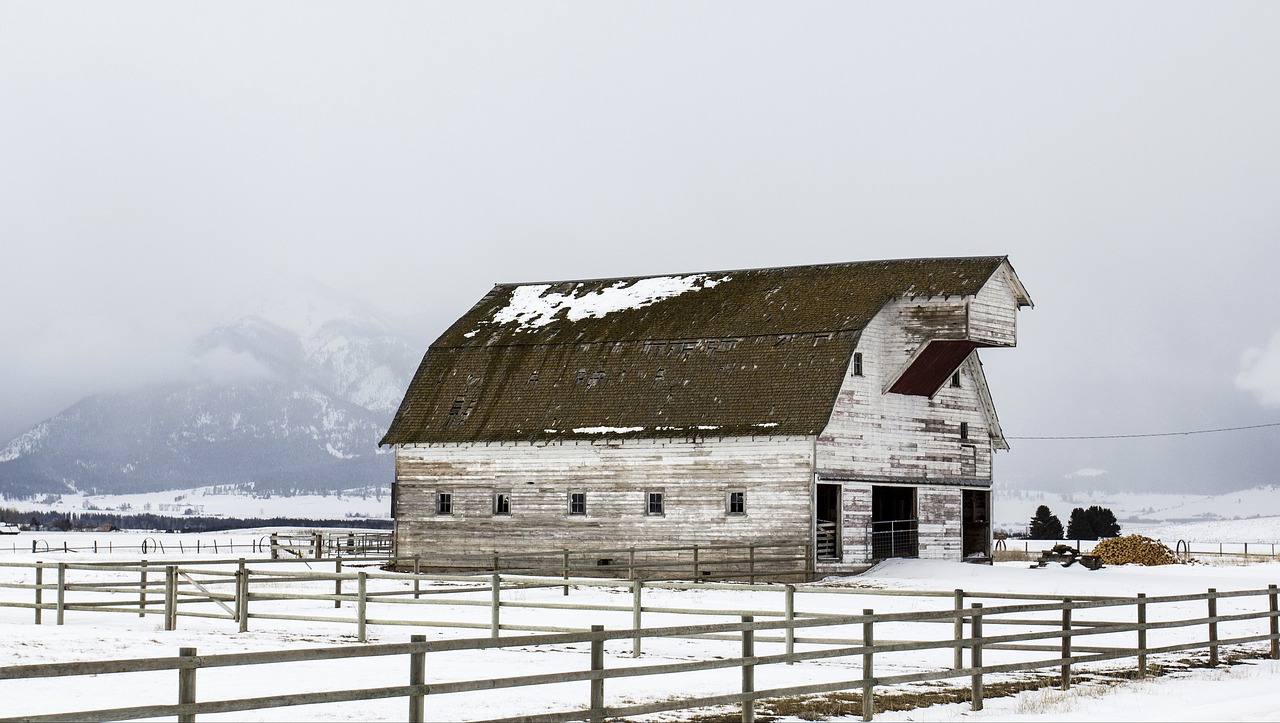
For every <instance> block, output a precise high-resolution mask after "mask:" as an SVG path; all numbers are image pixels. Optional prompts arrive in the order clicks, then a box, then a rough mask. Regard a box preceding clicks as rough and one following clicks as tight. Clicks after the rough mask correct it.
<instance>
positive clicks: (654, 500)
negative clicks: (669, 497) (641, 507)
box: [645, 492, 666, 515]
mask: <svg viewBox="0 0 1280 723" xmlns="http://www.w3.org/2000/svg"><path fill="white" fill-rule="evenodd" d="M645 514H648V515H665V514H666V505H665V500H664V495H663V494H662V493H661V492H650V493H649V504H648V507H646V508H645Z"/></svg>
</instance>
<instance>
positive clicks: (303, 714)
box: [0, 530, 1280, 720]
mask: <svg viewBox="0 0 1280 723" xmlns="http://www.w3.org/2000/svg"><path fill="white" fill-rule="evenodd" d="M254 532H255V533H262V534H267V533H269V531H267V530H259V531H254ZM225 534H226V537H224V538H223V539H222V541H221V544H220V549H225V548H226V546H227V545H228V544H230V543H231V542H232V541H233V540H232V538H233V537H236V536H237V535H238V538H239V539H237V540H235V542H236V543H237V544H240V543H239V540H243V539H246V538H247V537H248V536H247V535H246V533H244V532H240V533H225ZM66 535H67V539H68V540H73V539H74V540H77V541H80V542H81V545H80V547H79V548H77V549H81V550H85V549H86V546H85V545H84V544H83V541H84V540H86V539H88V538H89V537H96V538H97V539H98V541H99V549H100V550H104V549H105V548H106V545H105V544H103V541H107V540H109V541H111V542H112V543H113V544H112V547H113V550H114V551H113V552H111V553H107V552H103V551H100V552H99V553H97V554H96V555H95V554H93V553H91V552H87V551H82V552H78V553H67V554H62V553H53V554H52V555H51V554H50V553H48V552H43V551H42V553H41V554H40V555H38V557H39V558H40V559H42V560H45V561H53V562H56V561H64V560H65V561H71V560H84V561H102V560H105V559H130V558H136V557H137V555H136V553H129V552H125V551H124V550H123V549H122V548H127V547H129V545H128V544H127V543H122V542H120V541H122V540H130V539H133V538H136V537H137V535H127V534H123V535H122V534H114V535H106V534H102V535H96V536H95V535H87V536H86V535H85V534H83V533H82V534H80V535H77V534H75V533H66ZM17 537H18V538H19V539H21V538H24V537H25V535H19V536H17ZM160 537H162V538H164V539H165V540H167V546H171V545H172V544H173V542H174V541H175V540H177V539H183V540H189V539H191V536H189V535H170V536H164V535H161V536H160ZM202 537H206V539H207V540H209V539H212V536H202ZM0 539H2V538H0ZM52 541H53V542H54V543H55V544H54V545H53V547H55V548H57V547H58V545H57V544H56V543H58V542H60V541H61V540H60V539H54V540H52ZM208 545H209V543H208V542H206V543H205V546H204V547H206V548H207V547H208ZM15 547H16V548H17V549H16V550H15V551H11V552H10V553H9V554H6V555H4V556H3V557H0V565H2V564H4V563H12V562H18V561H29V560H32V559H35V557H33V556H32V555H31V554H30V553H29V552H27V551H26V549H25V546H22V545H17V546H15ZM206 554H207V553H206ZM235 556H236V557H239V556H241V554H240V551H238V550H237V553H236V555H235ZM188 557H190V555H188ZM326 567H327V566H326ZM299 569H308V568H307V567H306V566H305V565H301V566H300V567H299ZM366 569H369V570H374V569H376V568H366ZM23 574H27V575H29V574H30V573H29V571H22V570H20V569H16V568H12V567H4V566H0V581H6V582H7V581H13V580H15V579H18V578H20V577H21V576H22V575H23ZM86 574H89V573H80V572H74V573H73V576H74V579H76V580H80V579H82V578H81V577H80V576H81V575H86ZM49 579H50V578H49V577H48V573H47V574H46V581H48V580H49ZM1277 581H1280V564H1255V565H1248V566H1212V567H1209V566H1169V567H1162V568H1139V567H1111V568H1104V569H1102V570H1099V571H1096V572H1091V571H1087V570H1083V569H1081V568H1079V567H1078V566H1076V567H1072V568H1060V567H1053V566H1051V567H1048V568H1044V569H1039V570H1033V569H1029V568H1028V566H1027V565H1026V564H1025V563H1009V564H1002V565H996V566H994V567H988V566H981V565H966V564H962V563H947V562H936V561H921V560H894V561H889V562H887V563H884V564H882V565H880V566H878V567H876V568H875V569H873V570H872V571H870V572H868V573H866V574H864V575H860V576H856V577H852V578H838V579H831V580H828V581H826V582H825V584H826V585H831V586H837V587H840V588H843V589H848V588H850V587H858V588H867V589H871V590H872V591H874V589H877V588H878V589H888V590H931V591H938V592H942V593H949V592H950V591H952V590H954V589H956V588H963V589H965V590H969V591H985V592H1019V593H1043V594H1051V595H1124V596H1130V595H1133V594H1134V593H1137V592H1145V593H1147V594H1148V595H1152V596H1154V595H1161V594H1178V593H1198V592H1203V591H1204V590H1205V589H1206V588H1209V587H1214V588H1217V589H1218V590H1220V591H1226V590H1238V589H1258V588H1264V587H1266V585H1268V584H1271V583H1274V582H1277ZM407 584H408V583H406V582H404V581H400V580H390V581H388V580H371V582H370V590H371V591H385V590H394V589H405V586H406V585H407ZM332 585H333V583H332V582H328V581H321V582H315V583H285V582H282V583H278V584H273V585H272V589H275V590H277V591H279V592H291V591H301V590H303V589H308V590H312V591H328V592H332V589H333V588H332ZM255 589H257V588H255ZM349 589H350V588H348V590H349ZM29 595H30V593H29V591H15V590H7V589H0V600H13V599H25V597H24V596H29ZM454 597H455V598H456V599H457V600H459V601H463V600H470V601H471V602H472V603H473V605H472V606H467V605H449V606H443V605H437V606H421V607H422V608H424V609H422V610H419V609H418V607H419V606H409V605H394V606H393V605H380V606H371V609H370V613H369V614H370V616H371V618H388V617H394V618H412V619H419V618H418V617H415V616H425V617H423V618H422V619H424V620H426V619H432V620H448V619H457V620H469V621H472V622H479V623H482V624H487V623H488V614H489V610H488V608H487V607H486V606H485V601H486V600H487V597H488V594H487V591H485V590H483V589H478V590H477V591H476V592H475V593H467V594H463V595H456V596H454ZM48 599H49V596H48V594H47V597H46V600H48ZM503 600H504V602H508V601H509V602H514V603H520V602H534V603H537V602H543V603H545V602H565V601H568V602H570V603H572V604H587V603H590V604H601V603H605V604H612V605H616V606H620V607H621V608H622V609H621V610H618V611H613V612H610V611H595V610H581V611H567V610H562V609H561V610H557V609H545V608H520V607H512V608H510V609H507V608H503V613H502V614H503V623H504V624H509V625H539V626H558V627H573V628H585V627H587V626H589V625H591V624H601V625H604V626H606V628H609V629H620V628H627V627H630V613H629V611H627V610H626V607H627V606H628V605H629V602H630V594H629V592H628V591H627V590H626V589H624V588H611V589H600V588H589V587H575V588H574V589H573V591H572V593H571V595H570V596H569V597H568V598H565V597H563V596H562V595H561V593H560V590H559V589H558V588H552V589H535V590H517V591H508V592H504V596H503ZM986 602H987V605H988V606H993V605H996V604H999V602H998V601H996V600H988V601H986ZM781 603H782V594H781V591H780V590H773V591H742V590H720V589H709V588H705V587H704V588H703V589H697V590H692V591H675V590H652V591H647V592H646V593H645V605H646V607H662V606H666V607H679V608H686V609H694V610H701V611H703V612H704V613H709V612H711V611H715V610H726V611H732V610H758V611H769V610H773V611H777V610H780V608H781ZM1234 604H1235V603H1234V602H1233V601H1229V600H1223V601H1221V606H1222V607H1221V612H1222V613H1224V614H1227V613H1230V612H1233V611H1235V610H1238V609H1242V608H1236V607H1233V605H1234ZM1250 604H1252V605H1254V606H1256V605H1257V604H1259V600H1258V599H1256V598H1255V599H1252V601H1251V603H1250ZM255 605H256V606H257V607H256V608H255V610H256V611H259V612H267V611H270V610H272V609H278V610H284V609H286V608H287V609H288V610H290V611H292V612H302V613H306V614H310V615H318V614H327V615H332V616H339V617H342V618H344V619H346V620H348V621H349V620H351V619H352V616H353V614H354V610H353V607H352V604H351V603H343V608H342V609H341V610H335V609H334V608H333V603H332V602H329V601H302V600H297V601H281V602H278V603H267V602H265V601H264V602H262V603H255ZM949 605H950V599H949V598H948V597H909V596H885V595H874V594H857V595H847V594H845V595H834V594H821V593H817V592H814V593H802V594H799V595H797V607H798V609H799V610H801V611H802V612H839V613H858V612H861V610H862V609H864V608H871V609H874V610H875V611H876V612H878V613H882V612H891V611H908V610H926V609H938V608H947V607H949ZM1202 608H1203V603H1201V604H1200V605H1190V604H1179V605H1177V606H1174V608H1173V609H1169V610H1165V611H1163V612H1157V611H1156V610H1154V609H1153V610H1152V613H1151V614H1152V619H1153V620H1158V619H1162V616H1173V617H1195V616H1198V615H1202V614H1203V609H1202ZM1254 609H1256V607H1255V608H1254ZM1099 616H1104V617H1105V613H1104V612H1103V611H1101V610H1099V611H1091V612H1090V614H1089V617H1090V618H1091V619H1098V617H1099ZM32 618H33V614H32V611H31V610H29V609H19V608H9V607H0V665H15V664H27V663H41V662H55V661H72V660H100V659H115V658H140V657H153V656H155V657H160V656H172V655H174V654H175V653H176V652H177V650H178V648H180V647H194V648H196V649H197V651H198V652H199V653H200V654H202V655H210V654H216V653H230V652H245V651H262V650H279V649H293V648H306V647H316V646H327V645H342V646H355V645H359V643H357V642H355V640H354V633H355V627H354V625H352V624H351V623H350V622H308V621H299V620H275V619H253V620H251V623H252V625H251V631H250V632H248V633H238V632H237V626H236V625H235V623H233V622H231V621H229V620H225V619H223V620H219V619H211V618H188V617H182V618H181V619H180V621H179V627H178V630H175V631H167V632H166V631H164V630H163V624H162V621H161V617H160V616H159V615H156V614H152V615H148V616H147V617H145V618H140V617H138V616H137V615H136V614H134V613H89V612H83V611H76V610H72V611H68V612H67V614H66V623H65V625H62V626H57V625H54V624H52V623H53V621H54V615H53V612H52V611H45V613H44V620H45V624H44V625H41V626H36V625H34V624H33V623H32ZM734 619H736V615H732V614H725V615H719V616H716V615H702V616H698V617H696V618H691V616H689V615H684V614H674V613H658V612H646V613H645V617H644V624H645V625H646V626H659V625H674V624H682V623H683V624H688V623H690V622H693V621H697V622H716V621H730V620H734ZM757 619H763V618H762V617H760V616H758V617H757ZM1166 619H1167V618H1166ZM912 625H914V626H916V627H912V626H909V625H905V624H899V625H893V624H886V625H885V626H884V628H885V630H883V631H882V632H878V633H877V637H878V639H881V640H887V639H895V638H896V639H907V638H912V637H919V636H921V635H924V636H938V635H944V634H945V633H943V632H939V628H940V627H946V626H945V625H943V626H933V627H932V628H930V629H928V630H921V629H919V624H912ZM1265 625H1266V624H1265V622H1250V623H1247V624H1244V623H1234V624H1230V625H1229V624H1226V623H1224V624H1223V626H1222V628H1223V630H1222V633H1223V635H1224V637H1226V636H1230V635H1235V634H1243V633H1244V632H1245V630H1246V629H1248V630H1256V631H1258V632H1265ZM1249 626H1252V627H1249ZM484 632H485V631H483V630H478V631H477V630H466V629H458V628H442V627H435V626H429V625H425V624H424V625H421V626H392V625H385V624H376V623H374V624H371V625H370V626H369V637H370V642H374V643H378V642H401V641H406V640H408V638H409V635H410V634H414V633H421V634H425V635H427V636H428V638H429V639H441V638H457V637H470V636H476V635H480V636H483V635H484ZM845 632H849V631H845ZM1203 632H1204V631H1203V630H1186V631H1176V632H1165V633H1164V634H1165V635H1168V636H1171V637H1166V638H1164V639H1165V640H1174V639H1177V640H1181V639H1188V640H1194V639H1196V636H1197V635H1200V636H1201V639H1203ZM506 634H514V633H507V632H506V631H504V635H506ZM1158 634H1159V633H1157V632H1156V631H1153V632H1152V633H1151V636H1152V642H1153V644H1161V639H1159V638H1157V637H1156V636H1157V635H1158ZM1178 636H1181V637H1178ZM762 637H763V636H762ZM855 637H856V635H855ZM738 646H739V643H738V642H737V641H736V640H735V641H707V640H651V641H646V643H645V650H644V655H643V656H642V657H641V658H638V659H637V658H632V657H631V656H630V652H631V648H630V643H629V641H617V642H613V643H610V644H608V645H607V646H606V650H607V653H608V659H607V662H606V666H607V667H609V668H618V667H626V666H633V665H652V664H657V663H662V662H677V661H688V660H695V659H708V658H711V657H714V656H721V657H732V656H735V655H738V654H739V652H740V651H739V647H738ZM757 652H758V653H760V654H769V653H774V652H781V645H780V644H777V643H767V642H760V643H758V645H757ZM993 655H994V651H989V652H988V658H987V662H988V663H991V662H994V661H993V657H992V656H993ZM949 658H950V651H937V652H936V653H935V652H929V653H915V654H912V655H910V656H902V655H899V656H893V655H885V656H883V657H880V656H878V657H877V663H876V665H877V671H878V672H879V673H880V674H881V675H891V674H893V673H894V672H906V671H910V670H920V669H938V668H945V667H947V665H948V663H947V661H948V660H949ZM859 662H860V661H859V660H857V659H833V660H824V661H813V662H809V663H802V664H797V665H794V666H782V665H775V666H761V667H759V668H757V670H756V684H757V688H758V689H765V688H771V687H780V686H787V685H799V684H804V683H812V682H818V681H822V680H848V679H856V678H857V677H858V675H859V670H858V663H859ZM1118 665H1119V667H1122V668H1123V667H1126V666H1129V665H1131V661H1130V662H1121V663H1119V664H1118ZM586 666H587V652H586V648H585V646H581V645H579V646H552V647H525V648H519V649H510V650H497V651H485V652H475V651H472V652H459V653H439V654H436V653H432V654H430V655H429V656H428V659H427V680H428V682H429V683H430V682H433V681H451V680H466V679H483V678H494V677H502V676H508V675H519V674H532V673H546V672H552V671H557V670H565V671H568V670H582V669H583V668H585V667H586ZM407 669H408V663H407V659H406V658H405V657H404V656H391V657H382V658H364V659H360V660H358V661H332V662H312V663H295V664H289V665H287V666H276V667H263V668H250V667H243V668H224V669H208V670H202V671H200V673H199V699H200V700H214V699H227V698H240V697H247V696H254V695H267V694H276V693H281V692H300V691H316V690H335V689H344V688H356V687H365V686H367V687H377V686H387V685H400V684H403V683H404V682H406V681H407V674H408V670H407ZM1278 672H1280V667H1277V665H1276V664H1274V663H1270V662H1258V663H1257V664H1255V665H1248V666H1243V665H1240V666H1234V667H1230V668H1221V669H1218V670H1216V671H1200V672H1194V671H1191V672H1187V673H1182V674H1179V676H1180V677H1178V678H1177V679H1176V680H1174V679H1172V678H1162V679H1159V680H1156V681H1149V682H1144V683H1134V684H1125V685H1122V686H1120V687H1116V688H1108V689H1106V691H1105V692H1100V691H1095V690H1091V689H1089V688H1088V687H1086V686H1078V687H1077V688H1076V689H1075V690H1074V691H1073V692H1071V693H1068V694H1063V693H1061V692H1057V691H1033V692H1028V693H1022V694H1020V695H1018V696H1016V697H1013V698H989V699H988V701H987V705H986V710H984V711H982V712H980V713H972V712H970V711H969V710H968V705H967V704H963V705H962V704H954V705H940V706H934V707H932V708H928V709H918V710H914V711H909V712H901V713H884V714H879V715H877V719H878V720H949V719H956V718H970V717H973V718H982V719H985V720H1063V719H1070V720H1114V719H1117V718H1118V717H1123V718H1127V719H1131V720H1278V719H1280V687H1277V686H1276V685H1275V683H1276V682H1277V680H1278V679H1277V673H1278ZM993 678H994V676H993ZM175 680H176V673H173V672H172V671H168V672H160V673H133V674H126V675H102V676H97V677H92V678H74V679H52V680H37V681H3V680H0V700H3V701H4V702H5V703H4V705H5V708H4V710H3V712H2V714H3V715H6V716H12V715H25V714H35V713H41V712H46V713H47V712H55V711H69V710H87V709H95V708H106V707H111V706H124V705H141V704H149V703H168V702H173V701H174V699H175V695H176V692H175V691H176V688H175ZM739 682H740V680H739V671H738V670H737V669H736V668H726V669H723V670H718V671H705V672H698V673H686V674H681V675H677V676H664V677H662V678H652V677H645V678H630V679H628V678H623V679H616V680H609V681H607V683H606V688H605V690H606V703H607V704H608V705H625V704H628V703H631V702H642V701H648V700H654V699H662V698H668V697H681V696H695V695H710V694H716V693H731V692H733V691H735V690H737V686H738V685H739ZM953 682H954V683H956V684H957V685H964V684H965V683H966V682H967V681H966V680H958V681H953ZM587 694H588V690H587V685H586V684H585V683H573V684H562V685H559V686H543V687H539V688H521V689H511V690H498V691H487V692H482V693H468V694H452V695H445V696H433V697H429V698H428V700H427V711H428V719H430V720H464V719H478V718H489V717H500V716H512V715H521V714H529V713H536V712H539V711H552V710H566V709H572V708H578V707H582V706H584V705H585V703H586V700H587ZM406 706H407V703H406V702H405V701H404V700H403V699H391V700H385V701H368V702H360V703H343V704H333V705H326V706H312V707H306V708H282V709H274V710H263V711H254V712H247V713H237V714H234V715H229V716H203V715H202V716H201V719H202V720H204V719H206V718H207V719H234V720H297V719H312V720H397V719H402V718H403V717H404V716H405V708H406ZM664 717H667V718H671V717H678V716H676V715H675V714H672V715H668V716H664Z"/></svg>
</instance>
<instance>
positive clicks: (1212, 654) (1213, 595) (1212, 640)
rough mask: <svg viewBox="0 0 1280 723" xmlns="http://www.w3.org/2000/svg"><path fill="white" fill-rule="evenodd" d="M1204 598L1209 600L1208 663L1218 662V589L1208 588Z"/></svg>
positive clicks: (1212, 664)
mask: <svg viewBox="0 0 1280 723" xmlns="http://www.w3.org/2000/svg"><path fill="white" fill-rule="evenodd" d="M1205 598H1206V599H1207V600H1208V602H1209V665H1211V666H1217V664H1218V620H1217V618H1218V591H1217V589H1216V588H1212V587H1211V588H1209V592H1208V594H1207V595H1206V596H1205Z"/></svg>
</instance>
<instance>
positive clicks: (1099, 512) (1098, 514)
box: [1067, 505, 1120, 540]
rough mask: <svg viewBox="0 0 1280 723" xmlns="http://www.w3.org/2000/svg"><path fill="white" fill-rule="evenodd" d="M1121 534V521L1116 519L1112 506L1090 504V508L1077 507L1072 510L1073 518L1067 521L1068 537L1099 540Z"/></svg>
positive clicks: (1071, 538)
mask: <svg viewBox="0 0 1280 723" xmlns="http://www.w3.org/2000/svg"><path fill="white" fill-rule="evenodd" d="M1119 535H1120V523H1119V522H1117V521H1116V515H1115V513H1114V512H1112V511H1111V509H1110V508H1108V507H1099V506H1098V505H1090V506H1089V508H1088V509H1082V508H1080V507H1077V508H1075V509H1074V510H1072V511H1071V520H1070V521H1068V522H1067V539H1070V540H1097V539H1100V538H1103V537H1118V536H1119Z"/></svg>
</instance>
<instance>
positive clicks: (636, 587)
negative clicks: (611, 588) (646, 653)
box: [631, 580, 644, 658]
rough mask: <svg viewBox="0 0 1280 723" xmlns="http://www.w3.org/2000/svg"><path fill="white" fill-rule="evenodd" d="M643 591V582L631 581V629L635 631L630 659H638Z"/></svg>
mask: <svg viewBox="0 0 1280 723" xmlns="http://www.w3.org/2000/svg"><path fill="white" fill-rule="evenodd" d="M643 590H644V581H642V580H632V581H631V627H632V629H634V630H635V631H636V636H635V638H633V639H632V641H631V657H633V658H638V657H640V621H641V613H643V611H644V606H643V605H642V602H643V600H642V596H643V594H644V593H643Z"/></svg>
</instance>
